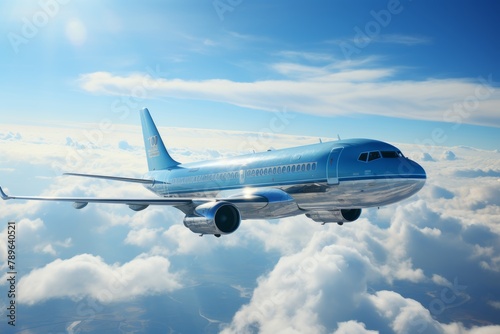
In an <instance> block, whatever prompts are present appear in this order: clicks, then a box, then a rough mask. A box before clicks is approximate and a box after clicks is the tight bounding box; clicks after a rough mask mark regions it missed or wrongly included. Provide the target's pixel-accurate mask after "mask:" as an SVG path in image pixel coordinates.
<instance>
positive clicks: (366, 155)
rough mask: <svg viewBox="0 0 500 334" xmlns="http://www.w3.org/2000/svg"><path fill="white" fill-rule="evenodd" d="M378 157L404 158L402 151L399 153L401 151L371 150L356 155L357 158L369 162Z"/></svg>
mask: <svg viewBox="0 0 500 334" xmlns="http://www.w3.org/2000/svg"><path fill="white" fill-rule="evenodd" d="M380 158H388V159H394V158H404V155H403V153H401V151H371V152H363V153H361V154H360V155H359V157H358V160H359V161H362V162H370V161H373V160H377V159H380Z"/></svg>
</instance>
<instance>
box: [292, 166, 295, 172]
mask: <svg viewBox="0 0 500 334" xmlns="http://www.w3.org/2000/svg"><path fill="white" fill-rule="evenodd" d="M294 172H295V165H293V166H292V173H294Z"/></svg>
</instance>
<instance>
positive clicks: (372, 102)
mask: <svg viewBox="0 0 500 334" xmlns="http://www.w3.org/2000/svg"><path fill="white" fill-rule="evenodd" d="M269 67H270V69H271V74H272V75H273V76H274V77H276V78H275V79H270V80H256V81H249V82H236V81H232V80H228V79H219V78H217V79H210V80H184V79H180V78H178V79H167V78H158V77H155V78H153V77H151V76H150V75H147V74H142V73H135V74H130V75H118V74H113V73H110V72H92V73H87V74H83V75H81V76H80V78H79V80H78V81H79V85H80V87H81V88H82V89H83V90H85V91H87V92H91V93H94V94H105V95H125V96H130V95H132V96H135V97H137V98H152V97H171V98H182V99H195V100H207V101H216V102H221V103H227V104H233V105H236V106H240V107H246V108H254V109H260V110H267V111H279V110H282V109H283V108H287V109H288V110H291V111H295V112H300V113H305V114H314V115H323V116H334V115H347V114H351V115H352V114H369V115H379V116H387V117H396V118H409V119H419V120H429V121H439V122H449V123H455V124H462V123H466V124H477V125H487V126H495V127H500V118H499V116H498V112H497V111H498V108H499V106H500V92H499V91H498V89H497V88H496V87H495V84H494V82H493V78H492V76H491V75H490V76H488V77H484V78H483V77H481V78H474V79H469V78H454V79H436V78H428V79H423V80H420V81H416V80H403V79H398V78H396V74H397V73H398V69H397V68H389V67H378V68H377V66H376V65H374V64H373V61H370V60H366V61H358V62H356V63H355V62H333V63H328V64H321V65H310V64H300V63H291V62H281V63H275V64H271V65H270V66H269Z"/></svg>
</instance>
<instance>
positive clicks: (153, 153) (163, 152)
mask: <svg viewBox="0 0 500 334" xmlns="http://www.w3.org/2000/svg"><path fill="white" fill-rule="evenodd" d="M140 114H141V124H142V135H143V137H144V148H145V149H146V157H147V159H148V168H149V170H150V171H152V170H161V169H168V168H173V167H176V166H177V165H179V164H180V163H179V162H177V161H175V160H174V159H172V157H171V156H170V154H168V152H167V149H166V148H165V145H164V144H163V140H162V139H161V136H160V134H159V133H158V129H157V128H156V125H155V123H154V122H153V119H152V118H151V115H150V114H149V110H148V109H147V108H143V109H142V110H141V111H140Z"/></svg>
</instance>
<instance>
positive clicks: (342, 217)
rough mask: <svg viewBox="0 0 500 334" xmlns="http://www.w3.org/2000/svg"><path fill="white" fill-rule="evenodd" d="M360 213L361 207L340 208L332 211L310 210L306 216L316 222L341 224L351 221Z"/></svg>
mask: <svg viewBox="0 0 500 334" xmlns="http://www.w3.org/2000/svg"><path fill="white" fill-rule="evenodd" d="M360 215H361V209H341V210H332V211H311V212H308V213H306V216H307V217H309V218H311V219H312V220H314V221H315V222H318V223H323V224H324V223H337V224H339V225H342V224H344V223H346V222H353V221H355V220H356V219H358V218H359V216H360Z"/></svg>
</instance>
